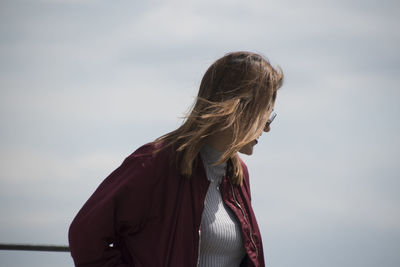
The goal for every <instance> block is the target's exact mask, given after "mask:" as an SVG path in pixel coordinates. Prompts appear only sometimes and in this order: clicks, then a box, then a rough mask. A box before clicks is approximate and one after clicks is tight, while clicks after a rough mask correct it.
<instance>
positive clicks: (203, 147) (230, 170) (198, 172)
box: [69, 52, 283, 267]
mask: <svg viewBox="0 0 400 267" xmlns="http://www.w3.org/2000/svg"><path fill="white" fill-rule="evenodd" d="M282 80H283V74H282V71H281V70H280V69H274V68H273V67H272V66H271V65H270V64H269V62H268V61H267V60H266V59H265V58H263V57H262V56H260V55H258V54H255V53H250V52H235V53H230V54H227V55H225V56H224V57H222V58H220V59H219V60H217V61H216V62H215V63H213V64H212V65H211V66H210V67H209V69H208V70H207V72H206V73H205V75H204V77H203V79H202V81H201V85H200V90H199V93H198V97H197V99H196V102H195V104H194V106H193V108H192V111H191V113H190V114H189V115H188V117H187V118H186V120H185V122H184V123H183V124H182V126H181V127H179V128H178V129H177V130H175V131H173V132H170V133H168V134H166V135H164V136H162V137H160V138H158V139H157V140H155V141H154V142H151V143H148V144H146V145H144V146H142V147H140V148H139V149H138V150H136V151H135V152H134V153H133V154H131V155H130V156H129V157H127V158H126V159H125V160H124V162H123V163H122V165H121V166H120V167H118V168H117V169H116V170H115V171H114V172H112V173H111V174H110V175H109V176H108V177H107V178H106V179H105V180H104V181H103V182H102V183H101V184H100V186H99V187H98V188H97V190H96V191H95V192H94V194H93V195H92V196H91V197H90V198H89V200H88V201H87V202H86V203H85V205H84V206H83V207H82V209H81V210H80V211H79V213H78V214H77V216H76V217H75V219H74V221H73V222H72V224H71V227H70V230H69V242H70V248H71V254H72V257H73V259H74V262H75V264H76V266H86V267H89V266H93V267H94V266H135V267H138V266H144V267H153V266H154V267H156V266H157V267H160V266H171V267H188V266H209V267H211V266H215V267H217V266H218V267H224V266H226V267H228V266H229V267H233V266H264V265H265V264H264V255H263V248H262V242H261V234H260V231H259V229H258V226H257V222H256V218H255V216H254V213H253V210H252V207H251V195H250V185H249V175H248V172H247V168H246V165H245V164H244V163H243V161H241V159H240V158H239V156H238V152H241V153H244V154H248V155H250V154H252V152H253V146H254V145H256V144H257V142H258V141H257V139H258V137H260V135H261V134H262V132H263V131H266V132H268V131H269V130H270V126H269V124H270V122H271V120H269V118H270V115H271V113H272V111H273V108H274V104H275V99H276V95H277V90H278V89H279V88H280V86H281V85H282Z"/></svg>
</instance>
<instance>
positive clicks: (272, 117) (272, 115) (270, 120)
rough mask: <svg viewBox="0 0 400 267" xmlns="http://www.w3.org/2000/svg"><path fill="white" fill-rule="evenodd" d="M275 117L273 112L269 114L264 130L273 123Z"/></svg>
mask: <svg viewBox="0 0 400 267" xmlns="http://www.w3.org/2000/svg"><path fill="white" fill-rule="evenodd" d="M275 117H276V113H275V112H274V113H272V114H271V117H270V118H269V119H268V121H267V123H266V124H265V128H268V127H269V126H270V125H271V123H272V122H273V121H274V119H275Z"/></svg>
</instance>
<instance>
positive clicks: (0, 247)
mask: <svg viewBox="0 0 400 267" xmlns="http://www.w3.org/2000/svg"><path fill="white" fill-rule="evenodd" d="M0 250H24V251H53V252H69V251H70V249H69V247H68V246H57V245H32V244H0Z"/></svg>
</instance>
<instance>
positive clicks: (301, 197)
mask: <svg viewBox="0 0 400 267" xmlns="http://www.w3.org/2000/svg"><path fill="white" fill-rule="evenodd" d="M399 7H400V4H399V3H398V1H389V0H383V1H370V0H365V1H356V0H346V1H345V0H335V1H334V0H321V1H310V0H307V1H296V0H280V1H255V0H250V1H232V0H231V1H218V0H214V1H211V0H202V1H95V0H86V1H85V0H79V1H78V0H35V1H33V0H31V1H29V0H25V1H23V0H0V127H1V128H0V129H1V131H0V214H1V216H0V226H1V227H0V243H39V244H65V245H66V244H67V242H68V240H67V231H68V227H69V224H70V223H71V221H72V219H73V217H74V216H75V214H76V213H77V212H78V210H79V209H80V208H81V206H82V205H83V204H84V202H85V201H86V200H87V199H88V198H89V196H90V195H91V194H92V193H93V191H94V190H95V189H96V187H97V186H98V185H99V183H100V182H101V181H102V180H103V179H104V178H105V177H106V176H107V175H108V174H109V173H111V172H112V171H113V170H114V169H115V168H117V167H118V166H119V164H120V163H121V162H122V161H123V160H124V158H125V157H127V156H128V155H129V154H130V153H132V152H133V151H134V150H135V149H136V148H138V147H139V146H141V145H142V144H144V143H147V142H149V141H152V140H153V139H155V138H156V137H158V136H160V135H162V134H164V133H166V132H168V131H171V130H174V129H175V128H176V127H177V126H178V125H180V123H181V119H180V117H182V116H183V115H184V114H185V112H187V111H188V109H189V107H190V105H191V104H192V102H193V100H194V97H195V95H196V94H197V90H198V87H199V84H200V80H201V77H202V75H203V74H204V72H205V71H206V69H207V67H208V66H209V65H210V64H212V62H213V61H215V60H216V59H218V58H219V57H221V56H223V55H224V54H225V53H227V52H231V51H237V50H247V51H254V52H258V53H261V54H263V55H265V56H266V57H268V58H269V59H270V61H271V63H272V64H273V65H275V66H277V65H279V66H280V67H281V68H282V69H283V71H284V73H285V83H284V86H283V87H282V88H281V90H280V92H279V94H278V99H277V103H276V106H275V110H276V112H277V113H278V116H277V118H276V120H275V121H274V123H273V125H272V130H271V132H270V133H265V134H264V135H263V136H262V137H261V138H260V142H259V144H258V145H257V146H256V147H255V152H254V154H253V155H252V156H250V157H248V156H243V157H242V158H243V159H244V161H245V162H246V163H247V165H248V167H249V172H250V179H251V186H252V196H253V200H252V202H253V206H254V209H255V211H256V215H257V218H258V221H259V226H260V228H261V232H262V237H263V242H264V248H265V254H266V261H267V265H268V266H270V267H292V266H296V267H321V266H322V267H338V266H340V267H347V266H348V267H354V266H363V267H368V266H371V267H372V266H374V267H376V266H384V267H398V266H400V254H399V251H400V210H399V201H400V164H399V163H400V162H399V161H400V160H399V159H400V155H399V154H400V152H399V151H400V141H399V135H400V119H399V115H400V106H399V99H400V91H399V89H400V88H399V82H400V78H399V77H400V53H399V51H398V49H399V47H400V31H399V24H400V19H399V15H398V14H399V11H400V8H399ZM0 265H1V266H10V267H17V266H28V265H29V266H38V267H39V266H40V267H44V266H49V267H50V266H60V267H64V266H72V265H73V263H72V259H71V257H70V256H69V254H68V253H40V252H31V253H28V252H7V251H0Z"/></svg>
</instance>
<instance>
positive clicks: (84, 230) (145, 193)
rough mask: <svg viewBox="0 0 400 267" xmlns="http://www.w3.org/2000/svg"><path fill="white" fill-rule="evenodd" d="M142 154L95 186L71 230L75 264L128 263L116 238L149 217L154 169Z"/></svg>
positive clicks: (95, 266)
mask: <svg viewBox="0 0 400 267" xmlns="http://www.w3.org/2000/svg"><path fill="white" fill-rule="evenodd" d="M150 165H151V164H150V163H149V162H146V161H145V160H144V159H143V158H141V157H132V156H130V157H128V158H127V159H125V161H124V162H123V163H122V165H121V166H120V167H118V168H117V169H116V170H115V171H113V172H112V173H111V174H110V175H109V176H108V177H107V178H106V179H105V180H104V181H103V182H102V183H101V184H100V186H99V187H98V188H97V189H96V191H95V192H94V193H93V195H92V196H91V197H90V198H89V200H88V201H87V202H86V203H85V204H84V206H83V207H82V209H81V210H80V211H79V212H78V214H77V215H76V217H75V219H74V220H73V222H72V224H71V226H70V228H69V233H68V238H69V244H70V249H71V255H72V257H73V259H74V262H75V265H76V266H82V267H83V266H85V267H97V266H109V267H111V266H119V267H122V266H128V263H127V262H124V260H123V257H122V253H121V251H120V250H119V249H118V246H116V244H115V242H116V241H118V239H119V238H120V237H121V235H122V236H123V233H127V232H129V234H134V233H135V232H137V231H138V230H139V228H140V225H141V224H143V222H144V221H145V220H146V216H147V212H148V206H149V204H148V203H149V200H150V199H151V190H150V189H151V180H154V178H153V176H154V175H153V171H152V169H154V168H152V167H151V166H150Z"/></svg>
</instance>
